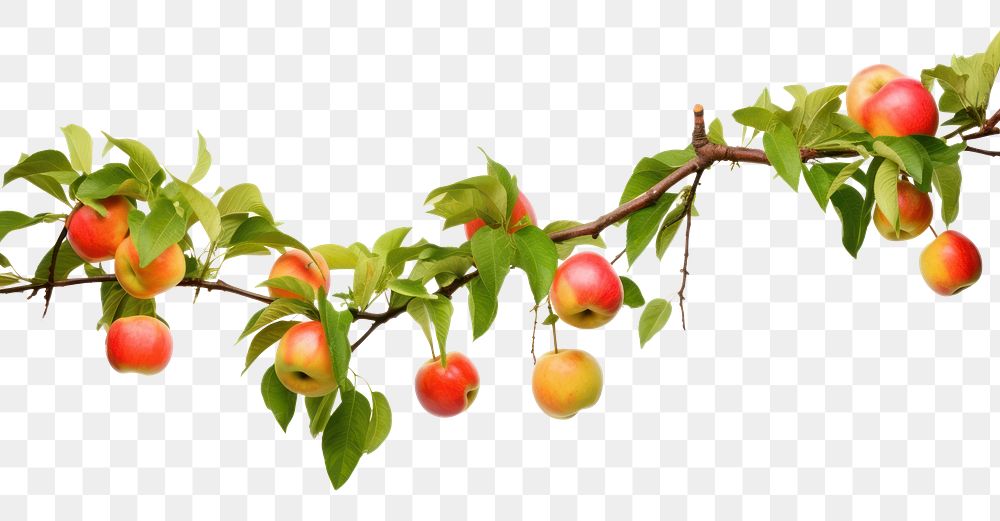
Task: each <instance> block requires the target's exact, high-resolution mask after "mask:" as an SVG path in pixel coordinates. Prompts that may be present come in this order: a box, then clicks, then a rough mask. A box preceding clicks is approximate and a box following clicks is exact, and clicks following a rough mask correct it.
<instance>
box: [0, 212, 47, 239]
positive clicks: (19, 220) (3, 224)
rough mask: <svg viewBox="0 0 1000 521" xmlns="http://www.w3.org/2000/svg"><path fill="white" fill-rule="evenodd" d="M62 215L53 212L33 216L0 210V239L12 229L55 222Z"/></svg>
mask: <svg viewBox="0 0 1000 521" xmlns="http://www.w3.org/2000/svg"><path fill="white" fill-rule="evenodd" d="M61 217H62V215H60V214H54V213H39V214H35V215H34V216H29V215H25V214H23V213H20V212H13V211H6V210H5V211H0V241H2V240H3V239H4V237H6V236H7V234H8V233H10V232H12V231H14V230H21V229H23V228H27V227H29V226H33V225H35V224H38V223H40V222H55V221H56V220H58V219H59V218H61Z"/></svg>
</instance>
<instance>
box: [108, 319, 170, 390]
mask: <svg viewBox="0 0 1000 521" xmlns="http://www.w3.org/2000/svg"><path fill="white" fill-rule="evenodd" d="M105 345H106V347H107V353H108V363H110V364H111V367H112V368H113V369H114V370H115V371H118V372H119V373H140V374H146V375H151V374H156V373H159V372H160V371H162V370H163V368H165V367H167V363H168V362H170V355H171V354H172V353H173V351H174V341H173V339H172V338H171V336H170V330H169V329H167V325H166V324H164V323H163V322H161V321H160V320H158V319H156V318H154V317H148V316H145V315H136V316H131V317H124V318H119V319H118V320H115V321H114V322H113V323H112V324H111V327H110V328H108V338H107V341H106V342H105Z"/></svg>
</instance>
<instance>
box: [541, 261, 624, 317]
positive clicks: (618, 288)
mask: <svg viewBox="0 0 1000 521" xmlns="http://www.w3.org/2000/svg"><path fill="white" fill-rule="evenodd" d="M624 297H625V292H624V290H623V288H622V281H621V279H619V278H618V274H617V273H615V269H614V268H613V267H612V266H611V263H609V262H608V261H607V260H606V259H605V258H604V257H602V256H601V255H599V254H597V253H594V252H592V251H588V252H583V253H577V254H576V255H573V256H572V257H570V258H568V259H566V260H565V261H564V262H563V263H562V264H561V265H560V266H559V268H558V269H556V274H555V277H553V279H552V289H551V290H549V301H550V302H552V307H553V308H554V309H555V312H556V315H558V316H559V318H560V319H561V320H562V321H563V322H565V323H567V324H569V325H571V326H574V327H578V328H581V329H593V328H597V327H601V326H603V325H604V324H607V323H608V322H610V321H611V319H613V318H615V315H617V314H618V310H619V309H621V307H622V300H623V299H624Z"/></svg>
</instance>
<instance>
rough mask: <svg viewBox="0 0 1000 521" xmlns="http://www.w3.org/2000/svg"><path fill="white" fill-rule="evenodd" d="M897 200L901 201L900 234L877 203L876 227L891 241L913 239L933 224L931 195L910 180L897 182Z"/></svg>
mask: <svg viewBox="0 0 1000 521" xmlns="http://www.w3.org/2000/svg"><path fill="white" fill-rule="evenodd" d="M896 192H897V194H898V195H897V201H898V202H899V235H896V230H895V228H894V227H893V225H892V223H890V222H889V219H888V218H886V216H885V214H883V213H882V209H881V208H879V207H878V205H875V217H874V218H873V220H874V221H875V229H876V230H878V233H879V234H881V235H882V237H885V238H886V239H889V240H890V241H905V240H909V239H912V238H914V237H916V236H918V235H920V234H921V233H923V232H924V230H926V229H927V227H928V226H930V225H931V219H932V218H933V217H934V205H933V204H932V203H931V197H930V196H929V195H927V194H926V193H924V192H921V191H920V190H919V189H917V187H915V186H913V184H911V183H910V182H909V181H906V180H900V181H898V182H897V183H896Z"/></svg>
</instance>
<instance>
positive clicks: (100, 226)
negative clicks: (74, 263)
mask: <svg viewBox="0 0 1000 521" xmlns="http://www.w3.org/2000/svg"><path fill="white" fill-rule="evenodd" d="M97 203H99V204H101V205H102V206H104V209H105V210H107V215H105V216H104V217H101V214H99V213H97V211H96V210H94V209H93V208H91V207H89V206H86V205H82V204H81V205H80V206H77V207H76V208H74V209H73V211H72V212H70V214H69V216H68V217H67V218H66V232H67V233H66V241H67V242H69V245H70V247H72V248H73V251H75V252H76V254H77V255H79V256H80V258H81V259H83V260H85V261H87V262H91V263H93V262H101V261H106V260H108V259H112V258H114V256H115V251H117V250H118V245H119V244H121V242H122V240H124V239H125V236H126V235H128V212H129V210H131V209H132V203H129V202H128V199H126V198H124V197H121V196H117V195H116V196H112V197H108V198H107V199H100V200H98V201H97Z"/></svg>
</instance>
